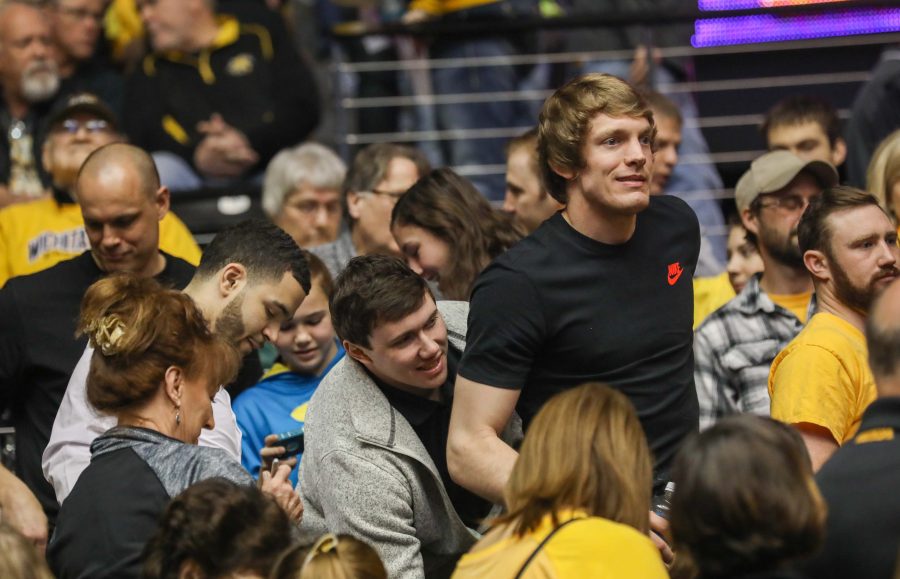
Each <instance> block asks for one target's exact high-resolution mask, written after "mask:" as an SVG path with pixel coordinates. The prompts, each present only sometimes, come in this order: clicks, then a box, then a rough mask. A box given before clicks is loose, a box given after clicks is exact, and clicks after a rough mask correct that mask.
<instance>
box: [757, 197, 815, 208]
mask: <svg viewBox="0 0 900 579" xmlns="http://www.w3.org/2000/svg"><path fill="white" fill-rule="evenodd" d="M813 199H815V197H811V198H809V199H807V198H805V197H800V196H799V195H760V196H759V197H757V205H758V206H759V207H768V208H775V209H784V210H785V211H797V210H798V209H806V206H807V205H809V204H810V203H811V202H812V200H813Z"/></svg>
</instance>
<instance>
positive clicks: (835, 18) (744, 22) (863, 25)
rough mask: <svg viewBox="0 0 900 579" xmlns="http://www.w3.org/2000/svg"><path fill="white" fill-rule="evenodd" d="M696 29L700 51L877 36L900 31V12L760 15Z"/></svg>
mask: <svg viewBox="0 0 900 579" xmlns="http://www.w3.org/2000/svg"><path fill="white" fill-rule="evenodd" d="M717 1H719V2H721V1H722V0H717ZM758 1H759V0H757V2H758ZM747 2H748V0H740V1H739V2H735V4H738V3H740V4H744V3H747ZM731 7H732V8H737V7H736V6H731ZM750 7H751V8H752V7H754V6H750ZM694 27H695V32H694V35H693V36H692V37H691V44H692V45H693V46H695V47H697V48H702V47H705V46H727V45H732V44H750V43H755V42H781V41H788V40H806V39H810V38H824V37H828V36H853V35H857V34H878V33H883V32H897V31H900V8H875V9H862V10H841V11H838V12H835V13H831V14H816V15H808V16H787V17H776V16H771V15H766V14H761V15H758V16H736V17H734V18H707V19H701V20H697V21H696V22H695V24H694Z"/></svg>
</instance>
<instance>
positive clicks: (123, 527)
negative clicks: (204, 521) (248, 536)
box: [47, 426, 254, 579]
mask: <svg viewBox="0 0 900 579" xmlns="http://www.w3.org/2000/svg"><path fill="white" fill-rule="evenodd" d="M213 477H223V478H226V479H228V480H230V481H232V482H234V483H237V484H242V485H244V484H246V485H252V484H253V482H254V481H253V477H251V476H250V474H249V473H248V472H247V471H246V470H244V469H243V468H242V467H241V464H240V463H239V462H237V461H235V460H234V459H233V458H231V456H230V455H229V454H228V453H227V452H225V451H224V450H221V449H217V448H207V447H201V446H196V445H193V444H185V443H183V442H181V441H178V440H175V439H173V438H169V437H168V436H165V435H163V434H161V433H159V432H156V431H155V430H148V429H145V428H134V427H128V426H116V427H114V428H111V429H109V430H107V431H106V432H105V433H104V434H102V435H101V436H99V437H97V438H96V439H95V440H94V442H93V443H92V444H91V464H90V465H89V466H88V467H87V468H86V469H85V470H84V472H83V473H82V474H81V476H80V477H78V482H77V483H75V486H74V488H73V489H72V493H71V494H70V495H69V497H68V498H67V499H66V502H64V503H63V505H62V508H61V509H60V511H59V518H58V519H57V526H56V531H55V532H54V534H53V538H52V539H51V540H50V544H49V545H48V547H47V560H48V561H49V563H50V568H51V569H52V570H53V573H54V574H55V575H56V577H59V578H60V579H64V578H78V579H81V578H84V579H87V578H91V579H103V578H107V577H108V578H110V579H129V578H134V579H137V578H139V577H140V574H141V552H142V551H143V549H144V545H145V544H146V543H147V541H148V540H149V539H150V537H151V536H152V535H153V533H154V532H155V530H156V525H157V522H158V520H159V516H160V515H161V514H162V512H163V510H164V509H165V507H166V505H167V504H168V503H169V501H170V500H171V498H172V497H174V496H176V495H178V494H180V493H181V492H182V491H183V490H184V489H186V488H187V487H189V486H190V485H192V484H194V483H195V482H198V481H201V480H205V479H209V478H213Z"/></svg>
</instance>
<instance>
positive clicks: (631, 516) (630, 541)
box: [453, 384, 668, 579]
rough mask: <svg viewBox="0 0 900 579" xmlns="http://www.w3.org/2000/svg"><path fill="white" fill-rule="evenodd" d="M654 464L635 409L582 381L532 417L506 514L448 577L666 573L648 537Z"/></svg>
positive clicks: (653, 577) (639, 578) (647, 576)
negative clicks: (652, 464) (580, 384)
mask: <svg viewBox="0 0 900 579" xmlns="http://www.w3.org/2000/svg"><path fill="white" fill-rule="evenodd" d="M651 478H652V467H651V462H650V451H649V449H648V448H647V441H646V438H645V436H644V432H643V430H642V429H641V425H640V422H639V421H638V418H637V414H636V413H635V411H634V407H633V406H632V405H631V403H630V402H629V401H628V399H627V398H626V397H625V396H624V395H623V394H622V393H620V392H618V391H615V390H613V389H611V388H609V387H607V386H603V385H600V384H584V385H582V386H579V387H577V388H573V389H572V390H568V391H566V392H564V393H562V394H559V395H557V396H556V397H554V398H553V399H551V400H550V401H549V402H548V403H547V404H546V405H545V406H544V408H542V409H541V411H540V412H539V413H538V414H537V416H536V417H535V419H534V421H533V422H532V424H531V427H530V428H529V430H528V435H527V436H526V437H525V441H524V443H523V444H522V448H521V453H520V455H519V459H518V461H517V462H516V466H515V467H514V468H513V471H512V474H511V475H510V479H509V483H508V484H507V487H506V504H507V506H508V507H509V513H508V514H507V515H505V516H504V517H502V518H500V519H498V520H497V522H496V523H495V525H494V526H493V528H492V530H491V531H490V532H489V533H488V534H487V535H485V537H484V538H483V539H482V540H481V541H479V542H478V543H477V544H476V545H475V546H474V547H473V548H472V550H471V551H470V552H469V553H468V554H466V555H464V556H463V557H462V559H460V561H459V564H458V566H457V567H456V571H455V573H454V574H453V579H469V578H475V577H491V578H492V579H507V578H508V579H513V578H520V577H521V578H523V579H536V578H548V579H549V578H569V577H571V578H575V577H592V578H599V579H603V578H622V577H628V578H631V579H657V578H659V579H662V578H665V577H668V574H667V573H666V569H665V566H664V565H663V563H662V559H661V557H660V555H659V552H658V551H657V549H656V547H655V546H654V545H653V543H652V542H651V540H650V538H649V537H648V535H647V533H648V527H649V516H648V511H649V510H650V492H651Z"/></svg>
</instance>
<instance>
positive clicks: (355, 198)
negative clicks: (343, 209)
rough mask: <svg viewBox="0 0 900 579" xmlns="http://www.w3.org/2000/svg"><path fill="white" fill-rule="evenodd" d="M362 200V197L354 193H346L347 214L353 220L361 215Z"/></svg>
mask: <svg viewBox="0 0 900 579" xmlns="http://www.w3.org/2000/svg"><path fill="white" fill-rule="evenodd" d="M362 198H363V196H362V195H360V194H359V193H357V192H356V191H348V192H347V213H348V214H349V215H350V217H352V218H353V219H354V220H358V219H359V216H360V215H361V214H362V203H361V202H362Z"/></svg>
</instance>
